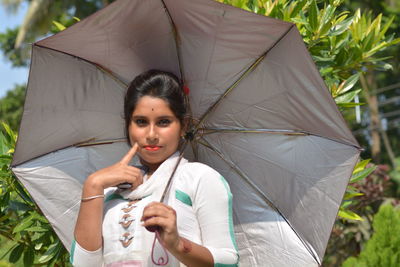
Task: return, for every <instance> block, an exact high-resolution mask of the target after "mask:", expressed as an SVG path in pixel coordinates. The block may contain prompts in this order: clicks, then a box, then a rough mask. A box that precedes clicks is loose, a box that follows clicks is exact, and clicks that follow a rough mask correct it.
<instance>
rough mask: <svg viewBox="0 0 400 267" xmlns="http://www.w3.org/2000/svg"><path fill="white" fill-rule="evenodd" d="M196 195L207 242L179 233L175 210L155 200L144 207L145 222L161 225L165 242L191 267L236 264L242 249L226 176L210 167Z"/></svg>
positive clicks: (196, 204)
mask: <svg viewBox="0 0 400 267" xmlns="http://www.w3.org/2000/svg"><path fill="white" fill-rule="evenodd" d="M208 170H209V171H207V172H206V173H204V174H203V175H202V177H201V181H200V182H199V184H198V186H197V190H196V193H195V196H194V203H195V206H196V207H195V210H196V215H197V218H198V221H199V225H200V228H201V233H202V239H203V244H204V246H201V245H199V244H196V243H194V242H191V241H189V240H187V239H185V238H182V237H180V236H179V233H178V231H177V227H176V213H175V210H174V209H173V208H171V207H169V206H167V205H165V204H162V203H156V202H153V203H151V204H149V205H148V206H147V207H146V208H145V209H144V211H143V217H142V221H143V225H144V226H145V227H148V226H159V227H160V228H161V229H160V238H161V240H162V243H163V245H164V246H165V247H166V249H168V251H169V252H170V253H172V254H173V255H174V256H175V257H176V258H177V259H178V260H179V261H180V262H182V263H184V264H185V265H187V266H190V267H196V266H215V265H214V264H218V263H219V264H227V265H232V266H236V265H237V262H238V253H237V249H236V242H235V239H234V234H233V223H232V205H231V204H232V195H231V193H230V189H229V186H228V185H227V184H226V182H225V180H224V179H223V178H222V177H221V176H220V175H219V174H218V173H217V172H215V171H214V170H212V169H208Z"/></svg>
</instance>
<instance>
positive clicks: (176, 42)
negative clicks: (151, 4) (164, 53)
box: [161, 0, 185, 81]
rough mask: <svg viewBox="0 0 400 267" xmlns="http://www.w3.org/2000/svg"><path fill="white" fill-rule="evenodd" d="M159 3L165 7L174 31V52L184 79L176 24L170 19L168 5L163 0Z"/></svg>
mask: <svg viewBox="0 0 400 267" xmlns="http://www.w3.org/2000/svg"><path fill="white" fill-rule="evenodd" d="M161 3H162V4H163V6H164V9H165V11H166V13H167V15H168V18H169V21H170V23H171V26H172V31H173V33H174V39H175V47H176V53H177V56H178V65H179V72H180V74H181V79H182V81H185V77H184V69H183V64H182V56H181V49H180V46H179V42H180V38H179V33H178V28H177V27H176V24H175V22H174V20H173V19H172V16H171V13H170V12H169V10H168V7H167V5H166V4H165V2H164V0H161Z"/></svg>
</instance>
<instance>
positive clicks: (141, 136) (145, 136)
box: [129, 96, 183, 171]
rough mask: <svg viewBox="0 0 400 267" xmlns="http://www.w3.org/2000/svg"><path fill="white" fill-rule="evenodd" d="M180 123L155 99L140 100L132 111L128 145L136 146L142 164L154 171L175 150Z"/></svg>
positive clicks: (163, 103) (180, 128)
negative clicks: (129, 143) (136, 144)
mask: <svg viewBox="0 0 400 267" xmlns="http://www.w3.org/2000/svg"><path fill="white" fill-rule="evenodd" d="M182 133H183V130H182V126H181V123H180V121H179V119H178V118H177V117H176V116H175V114H174V113H173V112H172V110H171V109H170V107H169V104H168V103H167V102H166V101H165V100H163V99H161V98H157V97H152V96H143V97H141V98H140V99H139V101H138V102H137V104H136V108H135V109H134V110H133V113H132V118H131V124H130V125H129V138H130V141H131V144H132V145H133V144H134V143H135V142H137V143H138V145H139V148H138V154H139V157H140V159H141V160H142V163H143V164H144V165H147V166H148V167H149V168H150V170H151V171H154V170H155V169H156V168H157V167H158V166H159V165H160V164H161V163H162V162H163V161H164V160H166V159H167V158H168V157H169V156H171V155H172V154H173V153H174V152H175V151H177V149H178V145H179V139H180V136H181V134H182Z"/></svg>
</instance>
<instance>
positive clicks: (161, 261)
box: [151, 230, 169, 266]
mask: <svg viewBox="0 0 400 267" xmlns="http://www.w3.org/2000/svg"><path fill="white" fill-rule="evenodd" d="M157 239H158V241H159V242H160V244H161V246H162V249H163V251H164V255H165V258H164V256H161V257H159V258H158V259H157V261H156V260H155V259H154V247H155V244H156V240H157ZM151 261H152V262H153V263H154V264H155V265H157V266H165V265H167V264H168V262H169V257H168V252H167V250H166V249H165V247H164V245H163V244H162V243H161V241H160V234H159V232H158V231H157V230H156V231H155V235H154V241H153V245H152V247H151Z"/></svg>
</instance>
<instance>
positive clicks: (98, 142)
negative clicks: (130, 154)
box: [72, 138, 126, 147]
mask: <svg viewBox="0 0 400 267" xmlns="http://www.w3.org/2000/svg"><path fill="white" fill-rule="evenodd" d="M122 142H126V138H116V139H106V140H96V139H95V138H91V139H89V140H85V141H83V142H79V143H75V144H73V145H72V146H75V147H84V146H96V145H107V144H112V143H122Z"/></svg>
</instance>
